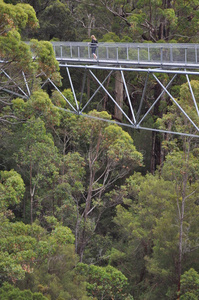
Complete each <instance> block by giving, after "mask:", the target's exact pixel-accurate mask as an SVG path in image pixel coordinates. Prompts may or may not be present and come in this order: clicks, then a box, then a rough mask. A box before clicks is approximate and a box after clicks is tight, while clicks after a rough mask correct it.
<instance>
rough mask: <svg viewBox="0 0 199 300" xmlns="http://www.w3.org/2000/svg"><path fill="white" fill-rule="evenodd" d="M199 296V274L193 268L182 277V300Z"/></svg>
mask: <svg viewBox="0 0 199 300" xmlns="http://www.w3.org/2000/svg"><path fill="white" fill-rule="evenodd" d="M198 297H199V274H198V273H197V272H196V271H195V270H194V269H193V268H191V269H189V270H188V271H186V272H185V273H184V274H183V275H182V277H181V291H180V300H188V299H190V300H191V299H193V300H197V299H198Z"/></svg>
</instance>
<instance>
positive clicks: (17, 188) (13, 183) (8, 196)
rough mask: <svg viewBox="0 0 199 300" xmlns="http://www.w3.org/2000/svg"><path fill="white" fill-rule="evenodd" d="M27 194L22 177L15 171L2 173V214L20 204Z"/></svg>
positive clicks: (0, 181)
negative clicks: (10, 206)
mask: <svg viewBox="0 0 199 300" xmlns="http://www.w3.org/2000/svg"><path fill="white" fill-rule="evenodd" d="M24 192H25V186H24V182H23V180H22V178H21V176H20V175H19V174H18V173H17V172H16V171H14V170H11V171H1V172H0V212H1V211H2V210H4V211H5V208H8V207H9V205H15V204H19V202H20V201H21V199H22V197H23V194H24Z"/></svg>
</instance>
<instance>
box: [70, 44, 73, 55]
mask: <svg viewBox="0 0 199 300" xmlns="http://www.w3.org/2000/svg"><path fill="white" fill-rule="evenodd" d="M70 57H71V58H73V47H72V44H71V43H70Z"/></svg>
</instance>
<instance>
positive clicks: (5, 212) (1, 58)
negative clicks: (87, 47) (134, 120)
mask: <svg viewBox="0 0 199 300" xmlns="http://www.w3.org/2000/svg"><path fill="white" fill-rule="evenodd" d="M198 24H199V1H198V0H193V1H188V0H186V1H182V0H175V1H171V0H154V1H151V0H81V1H80V0H68V1H67V0H38V1H35V0H20V1H17V0H0V299H2V300H65V299H70V300H77V299H79V300H80V299H81V300H86V299H99V300H101V299H104V300H111V299H114V300H122V299H126V300H133V299H134V300H160V299H161V300H163V299H170V300H176V299H180V300H190V299H191V300H197V299H199V234H198V228H199V180H198V179H199V140H198V138H195V137H193V136H188V135H187V136H186V135H184V136H181V135H178V136H176V135H172V134H166V133H159V132H157V131H153V132H149V131H148V132H145V131H134V130H132V129H129V128H128V127H124V126H119V125H118V122H117V124H116V123H114V122H104V121H99V120H97V119H95V117H99V118H101V119H107V120H120V121H121V122H124V120H122V119H121V118H122V116H120V115H118V112H117V110H116V108H115V107H114V103H112V104H109V102H108V96H107V95H105V94H104V93H103V91H101V92H99V93H97V94H96V95H95V100H94V102H93V106H92V107H91V109H89V111H87V114H90V115H91V116H93V117H94V118H86V117H80V116H77V115H75V114H71V113H67V112H66V111H65V110H62V109H60V108H61V107H64V108H66V106H67V104H66V102H65V101H64V100H63V98H62V97H61V95H60V93H59V92H58V91H57V90H56V89H54V88H53V87H52V86H51V85H50V84H46V85H45V87H44V88H43V83H44V82H45V81H46V78H47V77H49V78H51V80H52V81H53V82H54V83H55V84H56V85H57V86H59V89H60V90H61V91H62V93H63V95H65V97H67V99H70V100H71V102H73V101H74V95H73V93H72V91H71V89H70V86H69V84H68V81H67V79H66V74H65V73H64V71H63V70H61V69H59V64H58V62H57V61H56V59H55V56H54V51H53V47H52V44H51V43H50V42H51V41H90V36H91V34H94V35H95V36H96V37H97V39H98V41H99V42H100V41H101V42H132V43H133V42H140V43H145V42H148V43H149V42H150V43H151V42H152V43H160V42H161V43H168V42H169V43H197V42H198V41H199V26H198ZM27 41H29V42H30V43H27ZM32 51H34V55H35V57H34V60H33V59H32ZM96 72H98V77H99V78H100V77H101V78H104V77H105V76H106V71H105V70H96ZM72 77H73V80H74V82H75V89H77V90H78V89H79V94H80V92H81V82H80V79H82V77H83V71H80V70H78V71H77V70H75V69H74V70H73V72H72ZM159 78H161V80H162V82H164V83H165V85H166V84H167V82H169V80H170V75H169V74H160V75H159ZM144 80H145V78H144V75H143V74H137V73H135V72H134V73H133V74H132V73H131V74H128V77H127V78H126V82H127V85H128V88H129V90H130V100H131V102H132V104H133V105H135V106H136V105H138V104H139V101H140V98H141V94H142V90H143V86H144ZM86 84H87V92H85V93H84V94H83V99H82V101H84V100H86V99H89V97H90V94H91V93H93V92H94V91H95V86H94V82H93V81H92V79H91V78H87V82H86ZM190 85H191V87H192V90H193V91H194V94H195V98H196V102H197V103H199V79H198V77H197V76H194V75H191V76H190ZM118 86H121V82H120V79H119V77H118V73H117V71H115V74H114V76H113V77H112V78H111V79H110V80H108V81H107V82H106V88H107V90H108V91H109V93H110V94H111V95H113V96H115V95H116V94H117V93H118V90H117V89H118ZM19 90H20V93H19ZM24 91H26V92H24ZM122 91H123V93H122V94H121V93H119V94H120V98H118V97H117V100H118V102H119V101H120V103H121V105H123V107H124V110H125V112H126V113H127V114H128V115H129V107H128V105H127V101H126V95H125V93H124V90H122ZM161 91H162V89H161V87H160V86H158V85H157V83H156V82H155V81H154V80H153V79H149V83H148V92H147V93H146V99H145V105H146V107H147V106H150V104H151V103H152V102H153V101H154V99H155V98H156V97H157V95H159V94H160V93H161ZM170 91H171V93H172V95H173V96H174V97H175V99H176V101H177V103H179V104H180V105H181V106H182V107H183V109H184V110H186V111H187V112H188V113H189V115H190V116H191V117H192V119H193V120H194V122H195V124H197V126H199V120H198V114H197V111H196V110H195V109H194V105H193V103H192V101H191V96H190V87H189V86H188V83H187V82H185V80H184V78H182V77H181V76H179V77H178V79H176V80H174V82H173V84H172V86H171V87H170ZM78 101H79V99H78ZM147 122H149V123H150V124H151V126H154V128H161V129H165V130H166V129H169V130H171V129H172V130H173V131H183V132H185V133H188V134H189V133H190V134H195V133H196V129H194V128H192V126H191V125H190V124H189V122H188V121H187V119H186V118H185V116H184V115H183V114H182V112H181V111H179V110H178V107H177V106H176V105H173V102H172V101H171V99H170V98H169V95H165V94H162V96H161V99H160V101H159V102H158V103H157V105H156V106H154V108H153V110H152V111H151V113H150V116H149V118H148V120H147Z"/></svg>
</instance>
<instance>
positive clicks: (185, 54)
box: [184, 48, 187, 65]
mask: <svg viewBox="0 0 199 300" xmlns="http://www.w3.org/2000/svg"><path fill="white" fill-rule="evenodd" d="M184 56H185V57H184V59H185V65H186V64H187V48H185V53H184Z"/></svg>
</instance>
